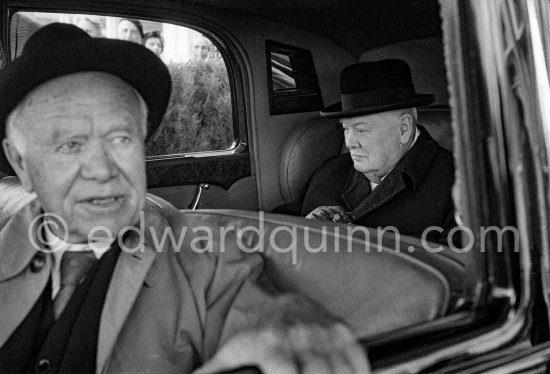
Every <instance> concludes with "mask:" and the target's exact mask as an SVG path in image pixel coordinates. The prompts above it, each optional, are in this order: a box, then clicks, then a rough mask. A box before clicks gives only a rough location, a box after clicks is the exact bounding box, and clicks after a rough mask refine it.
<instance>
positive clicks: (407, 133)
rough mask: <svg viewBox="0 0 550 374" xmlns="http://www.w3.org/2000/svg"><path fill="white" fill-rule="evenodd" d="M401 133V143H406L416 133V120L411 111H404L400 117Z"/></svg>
mask: <svg viewBox="0 0 550 374" xmlns="http://www.w3.org/2000/svg"><path fill="white" fill-rule="evenodd" d="M399 135H400V137H401V144H406V143H407V142H408V141H409V140H410V139H411V136H413V135H414V120H413V117H412V115H410V114H409V113H403V114H401V116H400V117H399Z"/></svg>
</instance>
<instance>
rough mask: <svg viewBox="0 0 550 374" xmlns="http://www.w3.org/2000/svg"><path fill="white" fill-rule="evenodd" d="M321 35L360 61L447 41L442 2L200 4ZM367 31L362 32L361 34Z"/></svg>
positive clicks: (240, 0) (238, 0) (229, 0)
mask: <svg viewBox="0 0 550 374" xmlns="http://www.w3.org/2000/svg"><path fill="white" fill-rule="evenodd" d="M193 3H197V4H203V5H208V6H213V7H217V8H222V9H227V10H232V11H236V12H239V13H248V14H253V15H256V16H260V17H265V18H269V19H272V20H275V21H279V22H284V23H288V24H292V25H294V26H297V27H300V28H303V29H306V30H309V31H313V32H315V33H318V34H321V35H323V36H325V37H326V38H328V39H330V40H332V41H334V42H336V43H337V44H339V45H341V46H343V47H344V48H346V49H347V50H349V51H351V52H352V53H353V54H354V55H356V56H357V55H359V54H360V53H361V52H363V51H365V50H368V49H372V48H376V47H380V46H383V45H387V44H392V43H396V42H400V41H406V40H413V39H421V38H427V37H434V36H441V20H440V17H439V4H438V2H437V0H416V1H409V2H403V1H401V0H350V1H346V2H345V4H343V3H342V2H341V1H339V0H314V1H308V0H278V1H275V2H273V1H269V0H194V1H193ZM357 30H361V32H357Z"/></svg>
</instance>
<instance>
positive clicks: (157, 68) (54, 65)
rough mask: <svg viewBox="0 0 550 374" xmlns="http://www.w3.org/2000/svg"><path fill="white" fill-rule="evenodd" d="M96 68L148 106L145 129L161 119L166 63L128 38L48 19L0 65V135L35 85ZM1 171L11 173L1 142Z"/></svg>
mask: <svg viewBox="0 0 550 374" xmlns="http://www.w3.org/2000/svg"><path fill="white" fill-rule="evenodd" d="M84 71H98V72H104V73H110V74H113V75H115V76H117V77H119V78H121V79H122V80H124V81H126V82H128V83H129V84H130V85H131V86H132V87H134V88H135V89H136V90H137V91H138V92H139V94H140V95H141V96H142V97H143V99H144V101H145V103H146V104H147V108H148V118H147V120H148V125H147V126H148V127H147V128H148V130H147V132H148V135H151V134H153V133H154V132H155V130H156V129H157V128H158V126H159V125H160V122H161V120H162V117H163V116H164V112H165V111H166V106H167V105H168V100H169V99H170V93H171V89H172V81H171V79H170V73H169V72H168V69H167V68H166V65H165V64H164V63H163V62H162V60H160V59H159V58H158V57H157V56H156V55H155V54H154V53H153V52H151V51H149V50H148V49H147V48H145V47H143V46H141V45H139V44H136V43H132V42H128V41H123V40H113V39H105V38H92V37H90V36H89V35H88V34H87V33H86V32H85V31H83V30H81V29H79V28H78V27H76V26H74V25H70V24H64V23H52V24H49V25H47V26H44V27H42V28H41V29H40V30H38V31H37V32H36V33H34V34H33V35H32V36H31V37H30V38H29V39H28V40H27V43H26V44H25V47H24V49H23V53H22V54H21V56H19V57H18V58H16V59H15V60H14V61H13V62H11V63H10V64H8V66H7V67H5V68H4V69H2V70H0V139H3V138H5V136H6V118H7V116H8V115H9V114H10V113H11V111H12V110H13V109H14V108H15V107H16V106H17V104H18V103H19V102H20V101H21V100H22V99H23V98H24V97H25V96H26V95H27V94H28V93H29V92H30V91H32V90H33V89H34V88H36V87H37V86H39V85H41V84H42V83H45V82H47V81H49V80H51V79H53V78H57V77H61V76H64V75H67V74H72V73H77V72H84ZM0 171H1V172H4V173H8V174H10V175H14V174H15V173H14V171H13V169H12V168H11V166H10V165H9V163H8V161H7V159H6V156H5V154H4V150H3V147H0Z"/></svg>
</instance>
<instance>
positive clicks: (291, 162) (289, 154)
mask: <svg viewBox="0 0 550 374" xmlns="http://www.w3.org/2000/svg"><path fill="white" fill-rule="evenodd" d="M418 123H419V124H420V125H422V126H424V127H425V128H426V129H427V130H428V132H429V133H430V135H431V136H432V137H433V138H434V139H435V140H436V141H437V142H438V143H439V144H440V145H441V146H442V147H443V148H445V149H447V150H449V151H452V146H453V136H452V130H451V118H450V111H449V108H447V107H425V108H418ZM341 128H342V126H341V125H340V123H339V122H338V120H337V119H330V118H316V119H315V120H312V121H307V122H304V123H302V124H300V125H298V126H296V127H295V128H294V129H293V130H292V132H291V133H290V134H289V136H288V138H287V140H286V142H285V145H284V147H283V151H282V153H281V159H280V164H279V188H280V190H281V194H282V196H283V199H284V202H285V203H295V202H300V203H301V201H302V200H303V198H304V194H305V191H306V188H307V182H308V181H309V179H310V177H311V175H313V172H314V171H315V170H317V168H319V167H320V166H321V165H322V164H323V162H325V161H326V160H327V159H329V158H331V157H333V156H337V155H339V154H340V153H345V152H347V148H346V146H345V144H344V134H343V132H342V130H341Z"/></svg>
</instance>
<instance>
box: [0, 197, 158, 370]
mask: <svg viewBox="0 0 550 374" xmlns="http://www.w3.org/2000/svg"><path fill="white" fill-rule="evenodd" d="M41 214H42V206H41V204H40V203H39V202H38V201H37V200H34V201H32V202H31V203H29V204H28V205H26V206H25V207H23V208H22V209H21V210H20V211H19V212H18V213H16V214H15V215H14V216H13V217H12V218H11V219H10V220H9V221H8V222H7V223H6V225H5V226H4V227H3V228H2V229H1V230H0V294H2V295H3V296H4V297H5V298H6V300H8V301H10V305H6V303H4V302H3V303H0V315H2V316H4V317H6V318H4V319H3V321H2V327H1V328H0V346H1V345H2V344H3V343H4V342H5V340H6V339H7V338H8V337H9V336H10V335H11V333H12V332H13V330H14V329H15V328H17V326H18V325H19V323H21V321H22V319H23V318H25V316H26V315H27V314H28V312H29V311H30V309H31V308H32V306H33V305H34V303H35V302H36V300H37V299H38V297H39V296H40V294H41V293H42V292H43V290H44V287H45V286H46V283H47V281H48V279H49V273H50V271H51V263H52V259H51V256H50V255H48V254H47V253H45V258H46V263H45V266H44V268H43V270H42V271H40V272H39V273H38V274H37V275H36V276H32V277H30V276H28V275H26V274H27V272H26V269H27V267H28V266H29V265H30V264H31V262H32V261H33V258H34V257H35V255H36V254H37V253H38V252H39V250H38V248H37V247H36V246H35V245H33V242H34V243H40V241H38V235H37V232H38V230H40V225H41V223H42V217H41ZM138 241H139V238H138V237H137V234H136V233H135V232H133V231H131V232H130V234H129V235H128V236H127V237H126V238H125V240H124V243H125V247H126V248H134V247H135V244H136V242H138ZM39 248H40V249H44V248H45V247H44V245H43V244H39ZM155 256H156V251H155V250H154V249H153V248H152V247H150V246H148V245H147V244H144V245H143V246H142V247H140V249H139V250H136V251H128V250H122V251H121V253H120V256H119V258H118V261H117V264H116V265H115V269H114V272H113V275H112V278H111V282H110V285H109V289H108V291H107V295H106V298H105V304H104V306H103V311H102V316H101V322H100V326H99V338H98V351H97V365H96V368H97V370H96V371H97V373H101V372H102V371H103V370H104V368H105V366H106V363H107V360H108V358H109V355H110V353H111V351H112V349H113V347H114V345H115V343H116V340H117V338H118V335H119V333H120V331H121V329H122V327H123V325H124V322H125V321H126V318H127V317H128V314H129V313H130V310H131V309H132V306H133V305H134V302H135V301H136V299H137V297H138V295H139V291H140V290H141V288H142V287H143V286H144V285H145V286H151V285H152V284H154V282H155V280H156V279H157V278H158V277H157V275H158V274H157V267H156V266H154V259H155ZM12 282H13V283H12ZM10 285H11V286H10ZM15 286H17V287H15ZM4 293H5V295H4ZM3 301H5V300H3ZM8 325H9V326H8Z"/></svg>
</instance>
